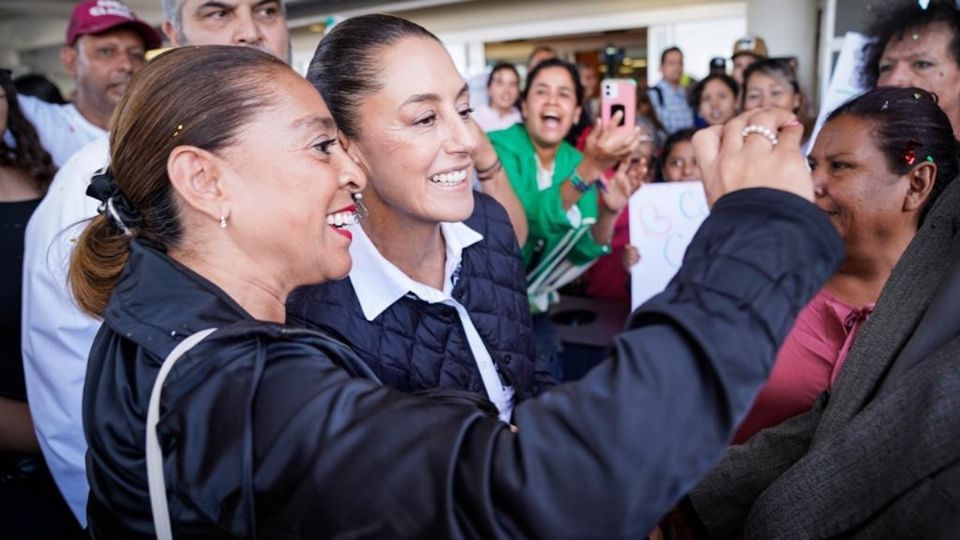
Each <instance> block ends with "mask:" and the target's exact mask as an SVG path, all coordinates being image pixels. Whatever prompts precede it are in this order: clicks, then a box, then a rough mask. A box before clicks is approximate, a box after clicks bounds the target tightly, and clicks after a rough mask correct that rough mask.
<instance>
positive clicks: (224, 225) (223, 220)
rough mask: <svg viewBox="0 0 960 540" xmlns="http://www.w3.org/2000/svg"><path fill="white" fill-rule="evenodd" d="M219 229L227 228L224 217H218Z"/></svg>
mask: <svg viewBox="0 0 960 540" xmlns="http://www.w3.org/2000/svg"><path fill="white" fill-rule="evenodd" d="M220 228H221V229H226V228H227V218H225V217H223V216H220Z"/></svg>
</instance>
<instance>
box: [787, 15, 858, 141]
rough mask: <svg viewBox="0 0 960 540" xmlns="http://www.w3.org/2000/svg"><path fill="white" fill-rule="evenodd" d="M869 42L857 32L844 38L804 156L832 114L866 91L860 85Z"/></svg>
mask: <svg viewBox="0 0 960 540" xmlns="http://www.w3.org/2000/svg"><path fill="white" fill-rule="evenodd" d="M869 42H870V40H869V38H867V36H864V35H863V34H858V33H856V32H847V33H846V35H844V36H843V47H842V48H841V49H840V55H839V56H837V63H836V65H835V66H834V68H833V75H832V76H831V77H830V84H829V85H828V86H827V94H826V95H825V96H823V99H822V100H821V105H820V114H819V115H818V116H817V123H816V124H815V125H814V127H813V132H812V133H811V134H810V139H808V140H807V144H806V146H804V148H803V154H804V155H807V154H809V153H810V150H811V149H812V148H813V142H814V141H815V140H816V139H817V134H818V133H820V128H821V127H823V123H824V122H826V121H827V117H828V116H830V113H832V112H833V111H834V109H836V108H837V107H839V106H840V105H843V104H844V103H846V102H847V101H850V100H851V99H853V98H854V97H856V96H859V95H860V94H861V93H863V91H864V90H866V89H865V88H864V87H863V86H862V85H861V84H860V66H861V65H862V63H863V60H864V58H863V47H864V46H865V45H866V44H867V43H869Z"/></svg>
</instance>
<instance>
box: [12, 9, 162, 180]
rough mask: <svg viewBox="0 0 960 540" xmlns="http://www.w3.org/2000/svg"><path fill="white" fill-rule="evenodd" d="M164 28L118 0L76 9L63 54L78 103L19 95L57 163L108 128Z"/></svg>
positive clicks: (101, 134)
mask: <svg viewBox="0 0 960 540" xmlns="http://www.w3.org/2000/svg"><path fill="white" fill-rule="evenodd" d="M160 42H161V39H160V34H159V33H157V32H156V31H155V30H154V29H153V28H151V27H150V25H148V24H147V23H145V22H143V21H141V20H140V19H138V18H137V16H136V15H135V14H134V13H133V12H132V11H130V8H128V7H127V6H125V5H124V4H122V3H121V2H118V1H117V0H87V1H86V2H81V3H80V4H77V6H76V7H75V8H74V10H73V16H71V17H70V24H69V26H68V27H67V43H66V45H65V46H64V47H63V49H62V50H61V51H60V60H61V61H62V62H63V67H64V68H65V69H66V70H67V73H69V74H70V76H71V77H72V78H73V80H74V81H76V84H77V92H76V98H75V99H74V101H73V103H68V104H65V105H55V104H51V103H46V102H44V101H41V100H40V99H37V98H34V97H28V96H18V99H19V102H20V108H21V109H23V113H24V115H25V116H26V117H27V118H28V119H29V120H30V122H31V123H33V125H34V126H35V127H36V129H37V133H38V134H39V135H40V143H41V144H42V145H43V147H44V148H45V149H46V150H47V151H48V152H49V153H50V156H51V157H52V158H53V162H54V164H56V165H57V166H58V167H60V166H63V164H64V163H65V162H66V161H67V159H69V158H70V156H71V155H73V153H74V152H76V151H77V150H79V149H80V148H81V147H83V145H85V144H87V143H88V142H90V141H92V140H93V139H96V138H97V137H101V136H103V135H105V134H106V129H107V124H108V123H109V122H110V115H111V114H113V109H114V107H116V106H117V103H119V102H120V98H121V97H122V96H123V92H124V90H126V88H127V84H128V83H129V82H130V79H131V77H133V75H134V74H135V73H136V72H137V71H139V70H140V68H141V67H143V63H144V53H145V52H146V50H147V49H153V48H156V47H159V46H160Z"/></svg>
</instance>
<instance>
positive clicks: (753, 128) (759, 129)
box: [740, 124, 780, 146]
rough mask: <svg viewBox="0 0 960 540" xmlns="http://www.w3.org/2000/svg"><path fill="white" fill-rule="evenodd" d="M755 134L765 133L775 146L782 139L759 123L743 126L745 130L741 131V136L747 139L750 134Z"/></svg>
mask: <svg viewBox="0 0 960 540" xmlns="http://www.w3.org/2000/svg"><path fill="white" fill-rule="evenodd" d="M753 134H757V135H763V136H764V137H766V138H767V140H768V141H770V144H772V145H774V146H776V145H777V143H779V142H780V139H778V138H777V134H776V133H774V132H773V131H771V130H770V129H769V128H767V127H766V126H761V125H759V124H750V125H749V126H747V127H745V128H743V130H741V131H740V136H741V137H743V138H744V140H746V138H747V137H748V136H750V135H753Z"/></svg>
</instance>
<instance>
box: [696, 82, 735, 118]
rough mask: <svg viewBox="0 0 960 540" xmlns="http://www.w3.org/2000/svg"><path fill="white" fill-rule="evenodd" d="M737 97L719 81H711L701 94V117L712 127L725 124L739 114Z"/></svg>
mask: <svg viewBox="0 0 960 540" xmlns="http://www.w3.org/2000/svg"><path fill="white" fill-rule="evenodd" d="M736 104H737V96H735V95H734V94H733V92H732V91H731V90H730V87H729V86H727V85H726V84H724V83H723V81H721V80H719V79H710V80H709V81H707V84H706V85H704V87H703V93H702V94H700V111H699V112H700V116H701V117H702V118H703V119H704V120H706V121H707V124H709V125H711V126H717V125H720V124H724V123H726V122H727V120H730V119H731V118H733V116H734V115H735V114H736V112H737V105H736Z"/></svg>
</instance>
